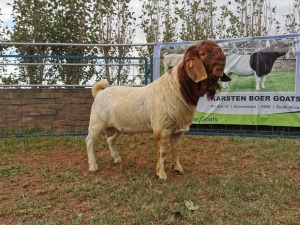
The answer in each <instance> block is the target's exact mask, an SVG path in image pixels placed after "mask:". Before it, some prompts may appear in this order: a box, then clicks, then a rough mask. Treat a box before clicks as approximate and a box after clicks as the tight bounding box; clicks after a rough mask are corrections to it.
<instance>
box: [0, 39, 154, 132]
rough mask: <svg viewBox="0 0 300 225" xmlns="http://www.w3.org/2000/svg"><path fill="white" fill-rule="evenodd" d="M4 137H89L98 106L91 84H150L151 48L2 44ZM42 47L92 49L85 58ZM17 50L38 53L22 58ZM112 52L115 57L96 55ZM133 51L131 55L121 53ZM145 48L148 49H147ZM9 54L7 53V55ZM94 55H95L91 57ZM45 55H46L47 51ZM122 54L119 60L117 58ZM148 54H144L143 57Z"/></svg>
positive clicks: (0, 128)
mask: <svg viewBox="0 0 300 225" xmlns="http://www.w3.org/2000/svg"><path fill="white" fill-rule="evenodd" d="M0 46H1V47H2V48H1V49H2V54H1V55H0V111H1V115H0V136H2V137H5V136H10V135H14V136H23V135H70V134H71V135H80V134H86V133H87V128H88V121H89V115H90V108H91V105H92V102H93V98H92V95H91V87H92V85H93V84H94V83H95V82H96V81H98V80H103V79H106V80H108V81H109V82H110V84H111V85H130V86H141V85H147V84H148V83H149V82H151V81H152V78H151V77H152V76H151V71H152V69H151V68H152V65H151V57H149V56H147V55H146V56H139V55H142V54H141V53H142V52H146V51H145V48H146V47H147V45H138V44H137V45H113V46H111V45H105V44H95V45H94V44H90V45H84V44H62V43H0ZM40 46H47V47H49V46H52V47H53V46H55V47H70V48H73V47H82V46H83V47H89V49H88V50H89V51H86V50H85V54H84V55H66V54H63V55H55V54H53V52H51V50H48V51H46V52H48V54H38V53H37V52H38V51H36V49H38V48H39V47H40ZM18 47H21V50H22V48H23V47H27V48H31V50H32V49H33V50H32V52H35V54H24V53H23V54H18V52H20V50H18ZM105 47H113V51H114V53H112V56H103V55H95V52H93V51H94V50H95V48H97V52H101V50H99V49H101V48H105ZM122 47H128V48H129V47H130V48H131V52H128V53H127V55H126V56H122V57H121V56H118V55H119V53H118V51H119V50H118V48H122ZM143 48H144V49H143ZM3 49H4V50H3ZM91 52H92V53H91ZM44 53H45V51H44ZM116 55H117V56H116ZM143 55H144V54H143Z"/></svg>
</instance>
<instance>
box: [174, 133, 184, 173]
mask: <svg viewBox="0 0 300 225" xmlns="http://www.w3.org/2000/svg"><path fill="white" fill-rule="evenodd" d="M183 135H184V133H183V132H181V133H176V134H172V135H171V151H172V159H173V169H174V171H175V172H177V173H179V174H183V169H182V167H181V165H180V162H179V154H178V148H179V145H180V142H181V140H182V138H183Z"/></svg>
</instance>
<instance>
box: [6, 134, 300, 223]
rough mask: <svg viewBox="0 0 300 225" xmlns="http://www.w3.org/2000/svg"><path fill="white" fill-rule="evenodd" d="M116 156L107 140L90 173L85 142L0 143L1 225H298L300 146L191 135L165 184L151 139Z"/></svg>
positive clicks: (136, 139) (123, 147)
mask: <svg viewBox="0 0 300 225" xmlns="http://www.w3.org/2000/svg"><path fill="white" fill-rule="evenodd" d="M118 147H119V150H120V152H121V154H122V158H123V163H122V164H119V165H114V164H113V163H112V159H111V157H110V154H109V151H108V149H107V144H106V142H105V139H104V138H103V137H101V138H100V140H99V149H98V150H97V152H96V155H97V158H98V165H99V171H98V172H95V173H91V172H89V171H88V165H87V156H86V148H85V137H34V138H33V137H27V138H19V139H16V138H6V139H1V140H0V202H1V204H0V224H1V225H2V224H43V225H44V224H95V225H96V224H97V225H98V224H214V225H215V224H237V225H241V224H299V221H300V211H299V209H300V195H299V190H300V151H299V150H300V140H299V139H266V138H264V139H260V138H242V137H211V136H186V137H185V138H184V140H183V142H182V145H181V150H180V156H181V164H182V166H183V168H184V169H185V174H184V175H177V174H175V173H173V172H172V170H171V160H170V157H169V158H168V159H167V162H166V172H167V175H168V180H167V181H161V180H158V179H156V177H155V175H154V168H155V163H156V157H155V155H156V154H155V149H154V145H153V141H152V135H150V134H149V135H148V134H143V135H134V136H122V137H120V139H119V142H118ZM168 156H170V154H169V155H168Z"/></svg>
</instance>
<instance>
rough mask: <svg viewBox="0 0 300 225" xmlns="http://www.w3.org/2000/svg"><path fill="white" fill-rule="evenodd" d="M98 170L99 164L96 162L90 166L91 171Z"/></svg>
mask: <svg viewBox="0 0 300 225" xmlns="http://www.w3.org/2000/svg"><path fill="white" fill-rule="evenodd" d="M97 170H98V165H97V164H96V163H95V164H92V165H90V166H89V171H91V172H95V171H97Z"/></svg>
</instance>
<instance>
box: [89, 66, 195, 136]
mask: <svg viewBox="0 0 300 225" xmlns="http://www.w3.org/2000/svg"><path fill="white" fill-rule="evenodd" d="M174 71H175V70H174ZM195 108H196V107H194V106H191V105H188V104H187V103H186V102H185V100H184V98H183V97H182V95H181V93H180V89H179V82H178V80H177V77H176V76H174V75H172V74H169V75H165V76H162V77H161V78H159V79H158V80H156V81H154V82H153V83H151V84H149V85H147V86H145V87H126V86H114V87H109V88H106V89H104V90H102V91H100V92H99V93H98V94H97V96H96V98H95V101H94V104H93V106H92V112H93V114H92V115H91V116H94V117H97V121H101V123H102V125H101V126H102V127H103V128H104V129H106V128H110V127H113V128H115V129H117V130H118V131H120V132H122V133H141V132H153V131H154V130H161V129H171V130H172V131H173V132H175V133H176V132H182V131H188V129H189V126H190V125H191V123H192V120H193V115H194V112H195Z"/></svg>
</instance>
